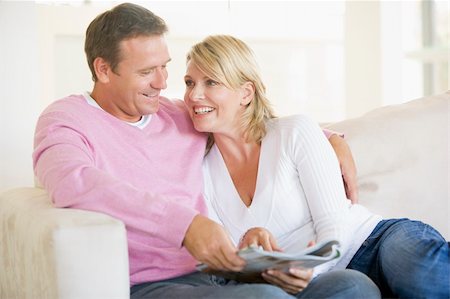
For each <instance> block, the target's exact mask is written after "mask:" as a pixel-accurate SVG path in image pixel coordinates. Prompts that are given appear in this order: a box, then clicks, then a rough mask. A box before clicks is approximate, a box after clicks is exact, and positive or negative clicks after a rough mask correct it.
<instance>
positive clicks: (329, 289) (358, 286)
mask: <svg viewBox="0 0 450 299" xmlns="http://www.w3.org/2000/svg"><path fill="white" fill-rule="evenodd" d="M296 297H297V298H301V299H303V298H330V299H331V298H332V299H350V298H364V299H372V298H373V299H378V298H381V294H380V290H379V289H378V287H377V286H376V284H375V283H374V282H373V281H372V280H370V278H369V277H367V276H366V275H365V274H363V273H361V272H359V271H355V270H349V269H346V270H335V271H330V272H326V273H323V274H320V275H319V276H317V277H316V278H314V279H313V280H312V281H311V282H310V284H309V285H308V286H307V287H306V288H305V289H304V290H303V291H302V292H300V293H298V294H297V295H296Z"/></svg>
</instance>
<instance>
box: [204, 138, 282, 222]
mask: <svg viewBox="0 0 450 299" xmlns="http://www.w3.org/2000/svg"><path fill="white" fill-rule="evenodd" d="M268 135H269V134H268ZM268 135H266V136H265V138H263V140H262V141H261V149H260V156H259V162H258V163H259V164H258V173H257V176H256V185H255V193H254V195H253V200H252V203H251V205H250V206H249V207H247V206H246V205H245V204H244V202H243V201H242V199H241V197H240V196H239V192H238V191H237V189H236V187H235V185H234V183H233V180H232V178H231V175H230V173H229V171H228V169H227V166H226V164H225V161H224V159H223V157H222V154H221V153H220V150H219V148H218V147H217V146H216V145H215V144H214V145H213V147H212V148H211V151H210V152H209V154H208V155H211V157H209V159H208V160H209V163H210V175H211V179H212V182H213V184H214V189H215V193H216V200H217V206H216V207H217V208H219V209H220V210H221V211H219V214H222V215H220V217H221V218H222V217H226V218H229V219H230V223H231V224H232V225H236V226H237V227H242V226H245V227H253V226H265V224H267V222H268V221H269V220H270V218H271V215H272V207H273V196H272V195H273V194H272V193H273V190H274V171H275V169H276V166H277V163H276V161H277V160H278V153H277V150H276V146H275V147H274V146H273V144H274V142H273V141H269V140H268V139H269V138H271V136H268ZM274 150H275V151H274ZM233 223H235V224H233Z"/></svg>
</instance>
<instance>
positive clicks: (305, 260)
mask: <svg viewBox="0 0 450 299" xmlns="http://www.w3.org/2000/svg"><path fill="white" fill-rule="evenodd" d="M238 255H239V256H240V257H242V258H243V259H244V260H246V262H247V264H246V266H245V267H244V269H242V271H240V272H231V271H220V270H214V269H211V268H209V267H208V266H207V265H206V264H199V265H197V270H199V271H202V272H205V273H209V274H213V275H217V276H222V277H225V278H228V279H232V280H237V281H242V282H263V279H262V277H261V272H264V271H265V270H269V269H276V270H282V271H285V272H287V271H289V268H305V269H308V268H314V267H315V266H318V265H320V264H323V263H325V262H328V261H331V260H332V259H335V258H338V257H339V256H340V255H341V254H340V252H339V242H338V241H335V240H333V241H326V242H321V243H319V244H316V245H314V246H311V247H308V248H306V249H305V250H303V251H302V252H299V253H298V254H289V253H283V252H277V251H272V252H270V251H264V250H263V249H262V247H256V246H255V247H253V246H252V247H248V248H245V249H242V250H240V251H239V252H238Z"/></svg>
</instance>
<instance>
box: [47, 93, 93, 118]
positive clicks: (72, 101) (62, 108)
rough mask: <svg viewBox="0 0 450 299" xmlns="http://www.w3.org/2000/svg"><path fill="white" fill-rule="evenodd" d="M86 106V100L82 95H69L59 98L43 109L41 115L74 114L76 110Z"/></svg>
mask: <svg viewBox="0 0 450 299" xmlns="http://www.w3.org/2000/svg"><path fill="white" fill-rule="evenodd" d="M85 105H87V102H86V99H85V97H84V96H83V95H81V94H79V95H70V96H67V97H64V98H60V99H58V100H56V101H54V102H53V103H51V104H50V105H48V106H47V108H45V110H44V111H43V112H42V115H45V114H49V113H69V112H75V111H76V110H78V109H83V107H85Z"/></svg>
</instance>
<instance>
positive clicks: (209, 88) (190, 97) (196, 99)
mask: <svg viewBox="0 0 450 299" xmlns="http://www.w3.org/2000/svg"><path fill="white" fill-rule="evenodd" d="M184 81H185V83H186V92H185V94H184V101H185V102H186V105H187V107H188V109H189V114H190V116H191V119H192V122H193V124H194V127H195V129H196V130H197V131H200V132H211V133H224V134H233V133H239V130H240V124H239V121H240V118H241V115H242V113H243V111H244V106H241V103H242V101H243V97H244V96H245V91H244V90H243V89H242V88H239V89H237V90H232V89H229V88H227V87H226V86H225V85H223V84H222V83H220V82H217V81H214V80H212V79H211V78H209V77H207V76H206V75H205V74H204V73H202V72H201V71H200V69H199V68H198V67H197V66H196V65H195V64H194V63H193V62H192V61H189V62H188V64H187V70H186V75H185V76H184Z"/></svg>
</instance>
